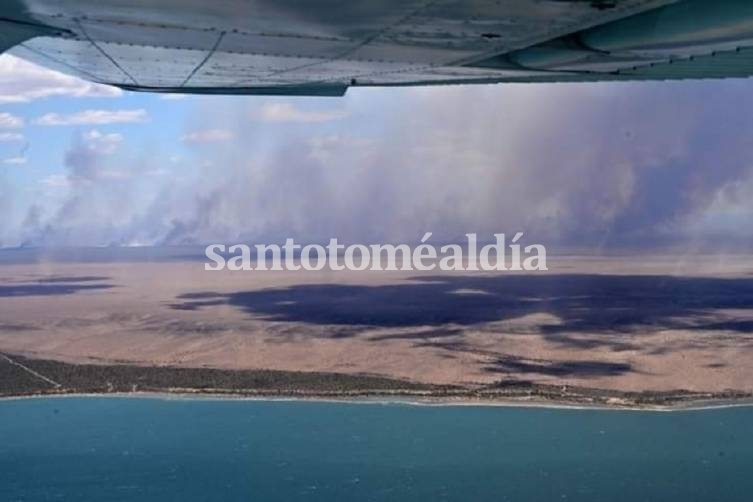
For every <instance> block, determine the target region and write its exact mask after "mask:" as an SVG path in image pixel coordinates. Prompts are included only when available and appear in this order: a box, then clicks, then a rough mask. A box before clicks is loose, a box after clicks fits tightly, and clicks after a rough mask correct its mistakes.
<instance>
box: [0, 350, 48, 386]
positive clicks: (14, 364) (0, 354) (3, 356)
mask: <svg viewBox="0 0 753 502" xmlns="http://www.w3.org/2000/svg"><path fill="white" fill-rule="evenodd" d="M0 356H2V358H3V359H5V360H6V361H8V362H9V363H10V364H12V365H13V366H18V367H19V368H21V369H22V370H24V371H26V372H27V373H30V374H32V375H34V376H35V377H37V378H39V379H41V380H44V381H45V382H47V383H49V384H51V385H53V386H55V387H56V388H60V387H62V386H63V385H62V384H60V383H58V382H56V381H55V380H52V379H51V378H47V377H46V376H44V375H42V374H41V373H37V372H36V371H34V370H33V369H31V368H29V367H28V366H24V365H23V364H21V363H19V362H17V361H14V360H13V359H11V358H10V357H8V356H7V355H5V354H3V353H0Z"/></svg>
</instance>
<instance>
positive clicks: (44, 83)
mask: <svg viewBox="0 0 753 502" xmlns="http://www.w3.org/2000/svg"><path fill="white" fill-rule="evenodd" d="M122 94H123V91H121V90H120V89H118V88H116V87H110V86H107V85H102V84H94V83H91V82H87V81H85V80H82V79H79V78H76V77H72V76H69V75H65V74H63V73H59V72H56V71H53V70H48V69H47V68H43V67H41V66H38V65H36V64H33V63H30V62H27V61H24V60H23V59H20V58H17V57H14V56H11V55H10V54H4V55H0V103H26V102H29V101H33V100H36V99H42V98H48V97H54V96H68V97H76V98H82V97H117V96H121V95H122Z"/></svg>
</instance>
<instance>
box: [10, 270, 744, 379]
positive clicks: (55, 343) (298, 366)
mask: <svg viewBox="0 0 753 502" xmlns="http://www.w3.org/2000/svg"><path fill="white" fill-rule="evenodd" d="M549 267H550V270H549V271H548V272H533V273H530V272H529V273H512V272H495V273H482V272H464V273H460V272H441V273H438V272H428V273H427V272H421V273H419V272H407V271H405V272H333V271H330V270H324V271H320V272H305V271H304V272H291V271H283V272H272V271H266V272H259V271H255V272H231V271H221V272H206V271H204V265H203V261H201V260H197V259H185V260H183V259H171V260H157V261H152V262H149V261H138V260H136V261H127V260H126V261H102V262H94V263H81V262H63V263H58V262H47V261H44V260H43V261H41V262H39V263H5V264H3V265H0V352H4V353H10V354H17V355H22V356H26V357H31V358H45V359H57V360H61V361H67V362H74V363H96V364H109V363H124V362H128V363H137V364H141V365H150V366H152V365H154V366H166V365H167V366H180V367H214V368H225V369H272V370H295V371H319V372H337V373H350V374H371V375H380V376H389V377H395V378H400V379H408V380H412V381H416V382H423V383H434V384H462V385H464V386H473V385H475V384H489V383H492V382H495V381H499V380H507V379H517V380H524V381H532V382H537V383H548V384H552V383H553V384H558V385H559V384H562V385H578V386H585V387H593V388H602V389H615V390H626V391H641V390H657V391H666V390H675V389H685V390H693V391H709V392H718V391H723V390H727V389H734V390H742V391H747V392H750V391H753V260H751V259H749V258H747V257H729V256H725V257H720V256H713V257H712V256H701V257H699V256H693V257H677V256H671V257H645V256H644V257H632V256H615V257H579V256H553V257H550V259H549Z"/></svg>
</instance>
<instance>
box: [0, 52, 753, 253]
mask: <svg viewBox="0 0 753 502" xmlns="http://www.w3.org/2000/svg"><path fill="white" fill-rule="evenodd" d="M752 88H753V83H751V82H750V81H747V80H729V81H716V82H679V83H678V82H659V83H628V84H626V83H612V84H560V85H496V86H479V87H462V86H456V87H440V88H412V89H357V90H352V91H350V92H349V93H348V94H347V95H346V96H345V97H344V98H265V97H239V96H231V97H201V96H189V97H175V96H161V95H155V94H138V93H126V92H121V91H119V90H117V89H114V88H110V87H104V86H97V85H94V84H90V83H88V82H84V81H82V80H78V79H76V78H74V77H69V76H64V75H62V74H59V73H55V72H52V71H49V70H46V69H43V68H40V67H37V66H34V65H32V64H30V63H26V62H24V61H21V60H18V59H16V58H13V57H12V56H8V55H5V56H1V57H0V212H1V213H2V218H3V219H2V221H0V245H3V246H17V245H21V244H25V245H38V246H60V245H66V246H69V245H113V244H116V245H148V244H152V245H153V244H185V243H207V242H209V241H218V240H219V241H228V242H229V241H238V240H243V241H264V240H276V239H278V240H279V239H282V238H286V237H293V238H296V239H298V240H310V241H321V240H327V239H329V238H331V237H338V238H340V239H341V240H345V241H369V242H376V241H379V240H386V241H411V242H412V241H415V240H417V239H419V238H420V237H421V236H422V235H423V234H424V232H426V231H430V232H434V234H435V236H436V237H437V238H438V239H443V240H453V239H457V238H459V237H460V236H462V235H463V234H465V233H468V232H480V233H488V234H489V235H491V234H492V233H495V232H510V233H513V232H517V231H524V232H526V233H527V235H528V237H529V238H530V239H531V240H537V241H540V242H543V243H545V244H547V243H560V244H567V245H579V246H581V247H589V248H602V247H625V246H626V247H643V246H646V247H651V246H652V245H661V244H664V243H667V242H669V243H681V244H682V245H683V246H688V245H696V244H697V245H701V244H703V245H705V244H708V243H709V242H711V243H716V244H721V245H727V244H729V245H732V244H734V245H735V246H738V247H739V246H740V245H743V246H746V245H749V240H748V239H749V237H748V236H749V235H751V234H750V230H753V224H751V223H750V222H751V221H753V218H752V217H751V216H753V203H751V202H750V201H751V200H752V199H753V197H751V195H753V149H751V148H750V137H753V135H752V134H751V133H753V113H751V112H753V110H752V109H751V108H753V105H750V104H747V103H748V102H750V100H749V99H747V98H748V96H749V95H750V91H751V90H753V89H752Z"/></svg>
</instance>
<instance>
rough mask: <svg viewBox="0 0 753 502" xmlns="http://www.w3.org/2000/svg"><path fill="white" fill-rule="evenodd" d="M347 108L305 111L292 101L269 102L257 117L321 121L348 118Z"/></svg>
mask: <svg viewBox="0 0 753 502" xmlns="http://www.w3.org/2000/svg"><path fill="white" fill-rule="evenodd" d="M349 115H350V114H349V113H348V112H347V111H346V110H321V111H304V110H300V109H298V108H296V107H295V106H294V105H293V104H292V103H267V104H265V105H263V106H262V107H261V108H260V109H259V111H258V112H257V113H256V114H255V118H257V119H258V120H261V121H264V122H297V123H321V122H332V121H335V120H341V119H344V118H347V117H348V116H349Z"/></svg>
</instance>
